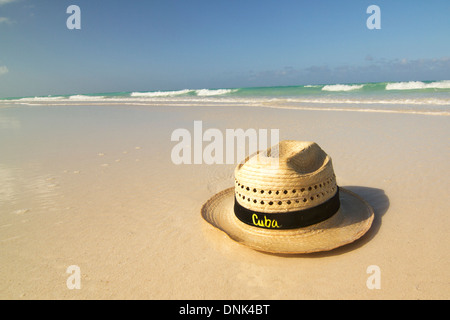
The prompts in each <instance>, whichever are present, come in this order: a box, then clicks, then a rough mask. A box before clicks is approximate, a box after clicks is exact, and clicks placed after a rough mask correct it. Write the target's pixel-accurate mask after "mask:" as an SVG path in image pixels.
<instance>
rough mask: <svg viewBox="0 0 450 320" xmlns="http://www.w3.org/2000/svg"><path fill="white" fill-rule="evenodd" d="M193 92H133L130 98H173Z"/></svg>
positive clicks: (185, 90) (186, 90) (187, 90)
mask: <svg viewBox="0 0 450 320" xmlns="http://www.w3.org/2000/svg"><path fill="white" fill-rule="evenodd" d="M190 92H192V90H189V89H184V90H177V91H153V92H132V93H131V94H130V96H132V97H172V96H178V95H182V94H188V93H190Z"/></svg>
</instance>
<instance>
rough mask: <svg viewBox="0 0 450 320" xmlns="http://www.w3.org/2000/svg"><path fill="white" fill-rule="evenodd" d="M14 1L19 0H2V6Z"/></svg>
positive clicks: (0, 3) (0, 0) (0, 2)
mask: <svg viewBox="0 0 450 320" xmlns="http://www.w3.org/2000/svg"><path fill="white" fill-rule="evenodd" d="M13 2H17V0H0V6H2V5H4V4H8V3H13Z"/></svg>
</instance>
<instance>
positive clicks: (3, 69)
mask: <svg viewBox="0 0 450 320" xmlns="http://www.w3.org/2000/svg"><path fill="white" fill-rule="evenodd" d="M8 72H9V70H8V68H7V67H6V66H0V76H2V75H4V74H7V73H8Z"/></svg>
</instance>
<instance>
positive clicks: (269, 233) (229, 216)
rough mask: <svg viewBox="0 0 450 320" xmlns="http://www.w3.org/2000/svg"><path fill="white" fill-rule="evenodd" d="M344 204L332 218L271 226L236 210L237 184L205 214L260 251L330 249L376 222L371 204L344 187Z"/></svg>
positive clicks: (216, 197)
mask: <svg viewBox="0 0 450 320" xmlns="http://www.w3.org/2000/svg"><path fill="white" fill-rule="evenodd" d="M339 198H340V201H341V207H340V209H339V211H338V212H337V213H336V214H335V215H333V216H332V217H331V218H329V219H327V220H325V221H322V222H320V223H317V224H314V225H311V226H308V227H305V228H299V229H290V230H269V229H263V228H258V227H254V226H250V225H247V224H245V223H243V222H241V221H240V220H239V219H237V218H236V216H235V214H234V211H233V210H234V188H229V189H226V190H223V191H221V192H219V193H217V194H216V195H214V196H213V197H212V198H211V199H209V200H208V201H207V202H206V203H205V204H204V205H203V207H202V209H201V214H202V217H203V218H204V219H205V220H206V221H207V222H209V223H210V224H211V225H213V226H214V227H216V228H218V229H220V230H222V231H223V232H225V233H226V234H227V235H228V236H229V237H230V238H231V239H233V240H235V241H237V242H239V243H241V244H243V245H246V246H248V247H250V248H253V249H255V250H258V251H263V252H270V253H279V254H300V253H312V252H320V251H329V250H332V249H335V248H338V247H341V246H343V245H346V244H349V243H352V242H354V241H355V240H357V239H359V238H360V237H362V236H363V235H364V234H365V233H366V232H367V231H368V230H369V229H370V226H371V225H372V222H373V218H374V213H373V209H372V208H371V207H370V205H369V204H368V203H367V202H366V201H365V200H363V199H362V198H360V197H359V196H358V195H356V194H355V193H353V192H351V191H349V190H346V189H344V188H340V193H339Z"/></svg>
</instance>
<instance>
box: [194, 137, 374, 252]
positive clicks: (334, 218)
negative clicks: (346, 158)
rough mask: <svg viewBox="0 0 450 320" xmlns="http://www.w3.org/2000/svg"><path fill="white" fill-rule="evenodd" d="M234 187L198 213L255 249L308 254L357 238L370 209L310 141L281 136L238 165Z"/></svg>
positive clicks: (366, 225)
mask: <svg viewBox="0 0 450 320" xmlns="http://www.w3.org/2000/svg"><path fill="white" fill-rule="evenodd" d="M234 175H235V186H234V188H229V189H226V190H223V191H222V192H219V193H218V194H216V195H214V196H213V197H212V198H211V199H209V200H208V201H207V202H206V203H205V204H204V205H203V207H202V209H201V214H202V217H203V218H204V219H205V220H206V221H207V222H209V223H210V224H211V225H213V226H214V227H216V228H218V229H220V230H222V231H223V232H225V233H226V234H227V235H228V236H229V237H230V238H231V239H233V240H235V241H237V242H239V243H242V244H244V245H246V246H249V247H251V248H253V249H256V250H258V251H265V252H271V253H288V254H289V253H292V254H293V253H310V252H318V251H327V250H331V249H334V248H337V247H340V246H343V245H345V244H348V243H351V242H353V241H355V240H357V239H359V238H360V237H361V236H362V235H364V234H365V233H366V232H367V230H369V228H370V226H371V224H372V221H373V217H374V213H373V210H372V208H371V207H370V206H369V205H368V203H367V202H366V201H364V200H363V199H362V198H360V197H359V196H358V195H356V194H354V193H352V192H350V191H348V190H346V189H344V188H340V187H338V186H337V184H336V176H335V174H334V171H333V165H332V163H331V158H330V157H329V156H328V155H327V154H326V153H325V152H324V151H323V150H322V149H321V148H320V147H319V146H318V145H317V144H316V143H313V142H302V141H282V142H280V143H279V144H278V145H276V146H275V147H272V148H269V149H268V150H267V151H264V152H257V153H256V154H254V155H253V156H250V157H248V158H247V159H245V161H244V163H243V164H239V165H238V166H237V167H236V169H235V172H234Z"/></svg>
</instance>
